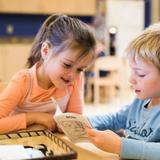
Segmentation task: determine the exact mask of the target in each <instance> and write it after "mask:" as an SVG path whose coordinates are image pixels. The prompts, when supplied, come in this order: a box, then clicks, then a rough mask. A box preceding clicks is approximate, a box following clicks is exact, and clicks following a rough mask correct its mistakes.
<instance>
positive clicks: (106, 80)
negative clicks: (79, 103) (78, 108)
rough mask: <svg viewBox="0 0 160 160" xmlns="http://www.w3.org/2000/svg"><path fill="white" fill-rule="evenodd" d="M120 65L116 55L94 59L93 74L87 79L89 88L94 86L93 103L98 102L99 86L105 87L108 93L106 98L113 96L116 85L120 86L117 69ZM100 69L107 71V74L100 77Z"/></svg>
mask: <svg viewBox="0 0 160 160" xmlns="http://www.w3.org/2000/svg"><path fill="white" fill-rule="evenodd" d="M121 67H122V66H121V59H120V58H118V57H116V56H106V57H100V58H98V59H97V60H96V62H95V64H94V74H95V75H94V77H93V78H91V79H90V80H89V81H88V85H89V88H91V86H92V85H93V86H94V93H93V95H94V98H93V100H94V104H99V103H100V87H104V88H105V91H106V93H108V94H107V95H108V97H107V98H109V99H112V98H113V97H114V96H115V92H116V87H118V88H119V87H120V80H119V73H120V72H119V71H120V68H121ZM100 71H107V73H108V74H107V75H106V76H105V77H101V76H100V75H99V74H100ZM90 90H91V89H90ZM90 92H91V91H90ZM105 98H106V97H105Z"/></svg>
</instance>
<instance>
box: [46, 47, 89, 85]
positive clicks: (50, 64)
mask: <svg viewBox="0 0 160 160" xmlns="http://www.w3.org/2000/svg"><path fill="white" fill-rule="evenodd" d="M76 52H77V53H76ZM77 54H78V51H76V50H69V49H68V50H66V51H63V52H61V53H59V54H57V55H54V53H53V50H52V49H50V50H49V53H48V55H47V57H48V60H47V57H46V60H45V59H44V63H43V70H44V71H43V75H44V77H43V78H44V79H45V81H47V82H48V84H47V85H48V86H52V85H54V86H56V87H58V88H65V87H66V86H68V85H72V84H73V82H74V80H75V79H76V78H77V76H79V75H80V74H81V73H82V72H83V71H84V70H85V69H86V68H87V67H88V66H89V65H90V64H91V62H92V57H91V55H90V54H89V55H87V56H85V57H83V58H81V59H79V60H77Z"/></svg>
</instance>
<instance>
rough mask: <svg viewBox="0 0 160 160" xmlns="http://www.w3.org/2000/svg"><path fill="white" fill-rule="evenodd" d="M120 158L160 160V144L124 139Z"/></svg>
mask: <svg viewBox="0 0 160 160" xmlns="http://www.w3.org/2000/svg"><path fill="white" fill-rule="evenodd" d="M121 142H122V144H121V152H120V157H121V158H123V159H146V160H151V159H152V160H159V159H160V143H155V142H144V141H140V140H134V139H128V138H122V141H121Z"/></svg>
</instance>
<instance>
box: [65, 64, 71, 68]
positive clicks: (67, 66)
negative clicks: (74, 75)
mask: <svg viewBox="0 0 160 160" xmlns="http://www.w3.org/2000/svg"><path fill="white" fill-rule="evenodd" d="M64 67H65V68H71V67H72V65H71V64H67V63H64Z"/></svg>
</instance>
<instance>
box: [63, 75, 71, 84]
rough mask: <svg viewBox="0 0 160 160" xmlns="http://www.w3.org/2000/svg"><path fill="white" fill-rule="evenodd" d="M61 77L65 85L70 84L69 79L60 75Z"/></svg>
mask: <svg viewBox="0 0 160 160" xmlns="http://www.w3.org/2000/svg"><path fill="white" fill-rule="evenodd" d="M61 79H62V81H63V82H64V83H65V84H67V85H69V84H71V82H72V81H71V80H70V79H65V78H63V77H61Z"/></svg>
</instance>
